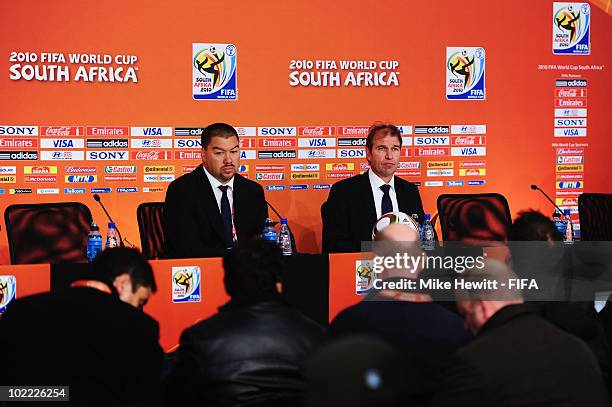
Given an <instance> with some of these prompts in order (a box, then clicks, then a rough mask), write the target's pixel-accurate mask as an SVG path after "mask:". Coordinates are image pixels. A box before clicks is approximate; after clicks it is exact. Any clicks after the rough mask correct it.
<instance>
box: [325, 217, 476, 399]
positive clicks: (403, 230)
mask: <svg viewBox="0 0 612 407" xmlns="http://www.w3.org/2000/svg"><path fill="white" fill-rule="evenodd" d="M375 240H376V243H375V251H376V253H377V255H379V256H395V254H397V253H402V255H403V253H407V254H408V255H410V256H422V253H421V250H420V245H419V242H418V240H419V236H418V232H417V231H416V230H415V228H414V226H413V225H411V224H403V223H393V224H390V225H388V226H386V227H385V228H384V229H382V230H381V231H379V232H377V233H376V236H375ZM420 271H421V270H420V268H417V269H416V270H406V269H401V268H398V267H390V268H384V270H382V271H381V273H380V274H379V276H380V278H381V279H382V281H383V282H393V281H399V280H400V279H416V278H417V277H418V274H419V272H420ZM353 334H367V335H371V336H374V337H377V338H379V339H381V340H383V341H385V342H386V343H388V344H390V345H391V346H393V347H395V349H397V350H398V351H399V352H400V353H401V355H402V357H403V362H404V363H405V366H407V367H408V380H407V381H406V383H407V388H406V390H407V393H408V394H407V400H406V405H411V406H412V405H414V406H425V405H428V403H429V401H430V399H431V395H432V393H433V391H434V389H435V388H436V387H437V375H438V373H439V372H440V370H441V369H442V367H443V365H444V364H445V363H446V362H447V361H448V359H449V358H450V356H451V355H452V354H453V353H454V352H455V351H456V350H457V349H458V348H460V347H461V346H464V345H465V344H467V343H468V342H469V340H470V338H471V336H470V335H469V333H468V332H467V331H466V330H465V329H464V327H463V321H462V320H461V318H460V317H459V316H458V315H457V314H455V313H452V312H451V311H448V310H447V309H446V308H444V307H442V306H441V305H439V304H436V303H434V302H433V301H432V299H431V297H430V296H429V295H427V294H425V293H419V292H414V291H410V292H408V291H405V290H396V289H387V290H376V291H371V292H370V293H369V294H368V295H367V296H366V297H365V298H364V299H363V301H361V302H360V303H358V304H357V305H354V306H352V307H349V308H347V309H345V310H344V311H342V312H341V313H340V314H338V316H337V317H336V318H335V319H334V320H333V322H332V323H331V325H330V327H329V330H328V335H329V336H330V337H331V338H339V337H343V336H346V335H353ZM364 351H366V350H364Z"/></svg>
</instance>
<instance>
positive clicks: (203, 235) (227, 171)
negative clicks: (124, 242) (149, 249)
mask: <svg viewBox="0 0 612 407" xmlns="http://www.w3.org/2000/svg"><path fill="white" fill-rule="evenodd" d="M239 166H240V141H239V139H238V133H237V132H236V129H234V128H233V127H232V126H230V125H229V124H225V123H215V124H211V125H210V126H208V127H206V128H205V129H204V132H203V133H202V165H200V166H199V167H198V168H196V169H195V170H193V171H192V172H191V173H189V174H185V175H183V176H182V177H180V178H178V179H177V180H175V181H173V182H172V183H171V184H170V186H169V187H168V192H167V193H166V204H165V207H164V235H165V237H164V238H165V243H166V255H167V256H168V257H170V258H188V257H219V256H223V255H224V254H225V253H226V251H227V250H228V249H231V248H232V246H233V245H234V243H235V242H236V241H237V240H244V239H249V238H252V237H254V236H256V235H259V234H261V232H262V230H263V227H264V223H265V220H266V217H267V216H268V208H267V204H266V200H265V197H264V193H263V189H262V187H261V185H259V184H257V183H256V182H253V181H250V180H248V179H246V178H244V177H243V176H241V175H240V174H237V173H236V171H237V170H238V167H239Z"/></svg>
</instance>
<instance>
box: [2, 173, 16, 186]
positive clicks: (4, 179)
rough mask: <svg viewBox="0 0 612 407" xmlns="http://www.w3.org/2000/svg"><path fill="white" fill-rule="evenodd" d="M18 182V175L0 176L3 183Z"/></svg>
mask: <svg viewBox="0 0 612 407" xmlns="http://www.w3.org/2000/svg"><path fill="white" fill-rule="evenodd" d="M16 182H17V177H16V176H14V175H3V176H0V183H2V184H14V183H16Z"/></svg>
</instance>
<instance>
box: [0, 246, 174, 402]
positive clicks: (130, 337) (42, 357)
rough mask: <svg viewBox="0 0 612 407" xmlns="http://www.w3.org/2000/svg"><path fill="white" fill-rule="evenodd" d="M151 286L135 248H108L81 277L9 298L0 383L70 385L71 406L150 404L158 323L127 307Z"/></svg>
mask: <svg viewBox="0 0 612 407" xmlns="http://www.w3.org/2000/svg"><path fill="white" fill-rule="evenodd" d="M124 277H127V280H129V282H126V281H125V280H126V279H125V278H124ZM116 288H119V290H120V291H121V292H122V293H121V292H120V291H118V290H117V289H116ZM155 289H156V287H155V278H154V276H153V270H152V269H151V266H150V265H149V264H148V263H147V261H146V260H145V259H144V258H143V257H142V255H141V254H140V253H139V252H138V251H137V250H135V249H126V248H113V249H108V250H105V251H103V252H102V253H100V254H99V255H98V256H97V257H96V259H95V261H94V262H93V263H92V272H91V273H88V278H87V279H82V280H78V281H75V282H74V283H73V284H72V287H70V288H68V289H65V290H63V291H58V292H53V293H45V294H37V295H32V296H29V297H24V298H22V299H18V300H16V301H14V302H12V303H10V304H9V306H8V308H7V311H6V313H5V314H4V315H3V317H2V318H1V319H0V348H1V349H3V350H4V351H3V356H2V358H3V362H2V366H3V367H2V369H0V383H2V384H3V385H9V384H10V385H20V386H24V385H38V386H40V385H58V386H59V385H62V386H70V401H71V403H72V404H71V405H87V406H91V405H105V406H120V405H121V406H123V405H130V406H136V405H143V406H150V405H157V404H158V403H159V401H160V399H161V397H160V394H159V393H158V389H159V383H160V376H161V367H162V359H163V352H162V349H161V347H160V346H159V343H158V339H159V326H158V324H157V322H156V321H155V320H154V319H153V318H151V317H149V316H148V315H146V314H145V313H143V312H142V311H141V310H140V309H138V308H137V307H135V306H132V304H134V305H137V304H143V303H144V302H145V301H146V297H147V293H150V292H152V291H155ZM128 292H131V293H132V295H129V293H128ZM122 298H124V299H125V301H124V300H122Z"/></svg>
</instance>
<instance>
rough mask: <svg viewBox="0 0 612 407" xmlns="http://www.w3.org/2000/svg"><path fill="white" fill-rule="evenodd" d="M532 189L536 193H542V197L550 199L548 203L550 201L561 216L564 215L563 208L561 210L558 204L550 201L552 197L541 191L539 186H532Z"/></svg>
mask: <svg viewBox="0 0 612 407" xmlns="http://www.w3.org/2000/svg"><path fill="white" fill-rule="evenodd" d="M531 189H533V190H534V191H540V192H541V193H542V195H544V196H545V197H546V199H548V201H549V202H550V203H551V204H553V206H554V207H555V208H557V210H558V211H559V213H560V214H561V215H563V211H562V210H561V208H559V207H558V206H557V204H556V203H555V202H554V201H553V200H552V199H550V197H549V196H548V194H547V193H546V192H544V191H542V190H541V189H540V187H538V186H537V185H535V184H531Z"/></svg>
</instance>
